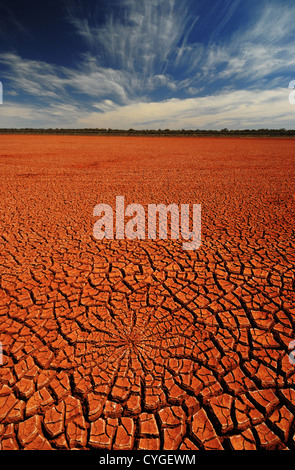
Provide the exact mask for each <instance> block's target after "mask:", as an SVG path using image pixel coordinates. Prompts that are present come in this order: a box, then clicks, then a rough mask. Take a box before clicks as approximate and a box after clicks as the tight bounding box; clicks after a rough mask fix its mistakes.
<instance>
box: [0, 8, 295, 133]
mask: <svg viewBox="0 0 295 470" xmlns="http://www.w3.org/2000/svg"><path fill="white" fill-rule="evenodd" d="M294 17H295V4H294V2H293V0H292V1H289V0H270V1H266V0H260V1H259V2H257V0H255V1H254V0H243V1H242V0H83V1H82V0H72V1H70V0H51V1H50V2H40V1H39V0H38V1H37V0H34V1H23V0H0V80H1V81H2V83H3V90H4V93H3V96H4V102H3V104H2V105H1V106H0V127H53V128H55V127H58V128H60V127H64V128H84V127H98V128H109V127H111V128H121V129H129V128H134V129H159V128H161V129H165V128H171V129H222V128H224V127H228V128H230V129H245V128H246V129H248V128H253V129H254V128H282V127H285V128H288V129H290V128H291V129H294V128H295V106H292V105H291V104H290V103H289V101H288V95H289V90H288V84H289V82H290V81H291V80H294V79H295V41H294V39H295V27H294Z"/></svg>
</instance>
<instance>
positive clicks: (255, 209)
mask: <svg viewBox="0 0 295 470" xmlns="http://www.w3.org/2000/svg"><path fill="white" fill-rule="evenodd" d="M294 144H295V141H294V140H288V139H256V138H251V139H247V138H245V139H229V138H224V139H222V138H172V137H171V138H165V137H154V138H148V137H146V138H141V137H130V138H129V137H75V136H73V137H71V136H67V137H63V136H58V137H57V136H56V137H55V136H0V167H1V173H0V223H1V230H0V279H1V280H0V282H1V283H0V341H1V342H2V346H3V353H4V355H3V364H2V365H0V443H1V448H2V449H4V450H6V449H51V448H52V449H115V450H125V449H142V450H147V449H167V450H172V449H183V450H186V449H206V450H207V449H294V448H295V437H294V436H295V434H294V432H295V421H294V416H295V390H294V388H295V366H294V365H292V363H291V362H292V361H291V360H290V357H289V354H290V351H289V350H288V347H289V344H290V343H291V342H292V341H293V340H295V331H294V328H295V294H294V268H295V250H294V248H295V239H294V220H295V219H294V216H295V209H294V202H295V201H294V194H295V192H294V167H295V165H294V162H295V157H294V153H295V146H294ZM116 196H125V199H126V204H127V203H139V204H142V205H146V204H152V203H162V204H170V203H175V204H185V203H190V204H202V246H201V248H200V249H199V250H198V251H194V252H186V251H183V249H182V243H181V241H180V240H179V241H172V240H157V241H148V240H142V241H128V240H124V241H118V240H117V241H116V240H115V241H106V240H104V241H102V242H99V241H97V240H95V239H94V238H93V235H92V233H93V225H94V222H95V219H94V218H93V209H94V207H95V206H96V205H97V204H99V203H107V204H110V205H111V206H112V207H115V197H116ZM291 357H292V356H291Z"/></svg>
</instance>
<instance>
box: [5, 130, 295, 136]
mask: <svg viewBox="0 0 295 470" xmlns="http://www.w3.org/2000/svg"><path fill="white" fill-rule="evenodd" d="M0 134H29V135H92V136H99V135H116V136H168V137H169V136H174V137H175V136H189V137H202V136H221V137H223V136H225V137H230V136H232V137H243V136H244V137H245V136H253V137H294V136H295V130H287V129H243V130H229V129H227V128H225V129H221V130H201V129H195V130H186V129H182V130H172V129H158V130H153V129H142V130H135V129H128V130H122V129H93V128H90V129H32V128H25V129H15V128H13V129H8V128H7V129H5V128H0Z"/></svg>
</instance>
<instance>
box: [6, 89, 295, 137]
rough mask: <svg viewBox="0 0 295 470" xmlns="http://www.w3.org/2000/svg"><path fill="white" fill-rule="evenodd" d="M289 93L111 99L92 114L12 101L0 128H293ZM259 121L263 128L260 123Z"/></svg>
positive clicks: (294, 109) (294, 112)
mask: <svg viewBox="0 0 295 470" xmlns="http://www.w3.org/2000/svg"><path fill="white" fill-rule="evenodd" d="M288 94H289V90H288V89H286V88H277V89H273V90H263V91H261V90H236V91H232V92H222V93H220V94H214V95H208V96H206V97H199V98H188V99H184V100H180V99H175V98H173V99H170V100H167V101H164V102H149V103H148V102H136V103H130V104H128V105H125V106H120V105H117V104H115V103H114V102H112V101H110V100H105V101H104V102H102V103H96V104H94V106H93V108H94V110H93V111H87V110H86V109H81V108H80V107H79V106H73V105H71V106H70V105H54V104H52V105H51V106H48V107H47V108H44V109H40V107H38V106H34V105H32V106H24V105H23V106H20V105H15V104H14V103H12V102H8V103H6V104H5V105H4V106H2V108H1V116H0V126H1V127H10V126H11V124H12V122H13V123H14V124H15V125H16V126H17V127H30V126H31V127H40V122H42V123H45V124H44V125H46V126H47V127H64V128H65V127H69V128H85V127H87V128H88V127H95V128H109V127H111V128H120V129H129V128H135V129H158V128H162V129H166V128H170V129H182V128H187V129H220V128H221V127H228V128H230V129H253V128H261V127H266V128H283V127H285V128H293V127H294V126H293V123H294V118H295V106H291V105H290V103H289V101H288ZM262 123H263V125H262Z"/></svg>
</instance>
